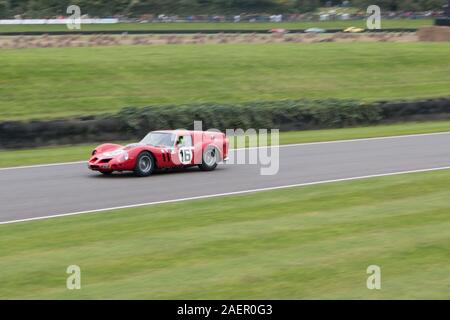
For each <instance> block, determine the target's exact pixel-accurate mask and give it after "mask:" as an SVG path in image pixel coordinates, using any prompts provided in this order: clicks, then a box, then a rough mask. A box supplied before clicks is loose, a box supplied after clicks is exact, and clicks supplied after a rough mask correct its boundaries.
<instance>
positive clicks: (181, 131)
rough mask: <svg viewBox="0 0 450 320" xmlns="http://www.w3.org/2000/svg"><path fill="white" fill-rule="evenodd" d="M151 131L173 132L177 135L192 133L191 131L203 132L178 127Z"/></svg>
mask: <svg viewBox="0 0 450 320" xmlns="http://www.w3.org/2000/svg"><path fill="white" fill-rule="evenodd" d="M152 132H161V133H175V134H178V135H180V134H181V135H184V134H192V133H203V132H204V131H199V130H184V129H178V130H155V131H152Z"/></svg>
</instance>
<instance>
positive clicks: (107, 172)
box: [100, 171, 112, 176]
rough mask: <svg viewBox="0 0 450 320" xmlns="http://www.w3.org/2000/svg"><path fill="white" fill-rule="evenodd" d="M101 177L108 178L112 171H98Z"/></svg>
mask: <svg viewBox="0 0 450 320" xmlns="http://www.w3.org/2000/svg"><path fill="white" fill-rule="evenodd" d="M100 172H101V173H102V174H103V175H105V176H110V175H112V171H100Z"/></svg>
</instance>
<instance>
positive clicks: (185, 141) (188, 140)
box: [177, 135, 192, 147]
mask: <svg viewBox="0 0 450 320" xmlns="http://www.w3.org/2000/svg"><path fill="white" fill-rule="evenodd" d="M177 146H178V147H192V137H191V136H190V135H187V136H179V137H178V139H177Z"/></svg>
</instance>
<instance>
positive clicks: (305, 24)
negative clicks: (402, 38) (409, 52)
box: [0, 19, 433, 32]
mask: <svg viewBox="0 0 450 320" xmlns="http://www.w3.org/2000/svg"><path fill="white" fill-rule="evenodd" d="M431 25H433V19H416V20H413V19H395V20H388V19H383V20H382V26H381V27H382V28H419V27H423V26H431ZM352 26H354V27H361V28H366V20H349V21H339V20H337V21H302V22H282V23H270V22H257V23H248V22H242V23H230V22H219V23H205V22H195V23H119V24H99V25H82V26H81V31H109V30H149V31H151V30H211V29H234V30H236V29H244V30H248V29H252V30H253V29H254V30H265V29H267V30H269V29H273V28H285V29H307V28H313V27H318V28H325V29H344V28H347V27H352ZM26 31H44V32H45V31H72V30H69V29H68V28H67V27H66V26H65V25H16V26H13V25H3V26H0V32H26Z"/></svg>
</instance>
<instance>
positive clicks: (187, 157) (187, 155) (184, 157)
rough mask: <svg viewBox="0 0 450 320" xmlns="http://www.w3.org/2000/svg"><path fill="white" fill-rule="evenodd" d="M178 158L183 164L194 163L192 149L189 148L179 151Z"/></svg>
mask: <svg viewBox="0 0 450 320" xmlns="http://www.w3.org/2000/svg"><path fill="white" fill-rule="evenodd" d="M178 157H179V158H180V162H181V163H182V164H185V165H186V164H190V163H191V161H192V149H191V148H188V147H182V148H180V150H178Z"/></svg>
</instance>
